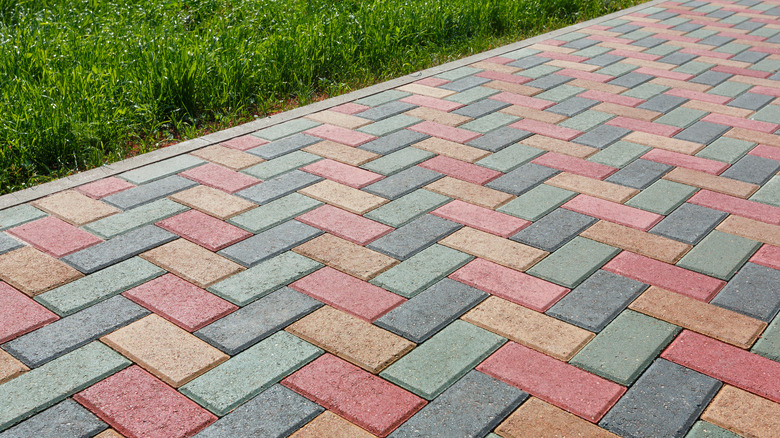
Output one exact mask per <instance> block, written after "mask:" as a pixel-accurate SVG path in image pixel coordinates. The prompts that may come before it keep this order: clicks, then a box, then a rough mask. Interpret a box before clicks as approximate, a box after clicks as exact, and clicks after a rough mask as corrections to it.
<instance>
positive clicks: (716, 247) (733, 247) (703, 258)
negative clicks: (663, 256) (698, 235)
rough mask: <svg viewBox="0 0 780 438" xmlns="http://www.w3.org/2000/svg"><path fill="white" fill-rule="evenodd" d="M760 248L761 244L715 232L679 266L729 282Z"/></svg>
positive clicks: (682, 260)
mask: <svg viewBox="0 0 780 438" xmlns="http://www.w3.org/2000/svg"><path fill="white" fill-rule="evenodd" d="M760 246H761V244H760V243H759V242H755V241H753V240H749V239H745V238H744V237H740V236H735V235H733V234H729V233H723V232H720V231H718V230H713V231H711V232H710V233H709V234H708V235H707V237H705V238H704V239H702V240H701V242H699V243H698V244H697V245H696V246H695V247H694V248H693V249H692V250H691V251H690V252H689V253H688V254H686V255H685V257H683V258H682V259H681V260H680V261H679V262H678V263H677V265H678V266H681V267H683V268H686V269H690V270H693V271H697V272H701V273H702V274H706V275H709V276H712V277H717V278H720V279H723V280H729V279H730V278H731V277H732V276H733V275H734V274H735V273H736V272H737V270H738V269H739V268H740V267H741V266H742V265H743V264H744V263H745V262H746V261H747V260H748V259H749V258H750V256H752V255H753V253H754V252H756V250H758V248H759V247H760Z"/></svg>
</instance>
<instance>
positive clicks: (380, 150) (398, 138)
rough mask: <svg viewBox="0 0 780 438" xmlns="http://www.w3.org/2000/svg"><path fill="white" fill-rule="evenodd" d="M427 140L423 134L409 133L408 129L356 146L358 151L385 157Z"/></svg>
mask: <svg viewBox="0 0 780 438" xmlns="http://www.w3.org/2000/svg"><path fill="white" fill-rule="evenodd" d="M426 138H428V136H427V135H425V134H420V133H419V132H414V131H410V130H408V129H402V130H400V131H396V132H394V133H392V134H388V135H384V136H382V137H379V138H378V139H376V140H373V141H370V142H368V143H366V144H364V145H361V146H358V149H363V150H366V151H369V152H373V153H375V154H379V155H387V154H390V153H393V152H395V151H400V150H401V149H403V148H405V147H407V146H410V145H413V144H415V143H417V142H419V141H423V140H425V139H426Z"/></svg>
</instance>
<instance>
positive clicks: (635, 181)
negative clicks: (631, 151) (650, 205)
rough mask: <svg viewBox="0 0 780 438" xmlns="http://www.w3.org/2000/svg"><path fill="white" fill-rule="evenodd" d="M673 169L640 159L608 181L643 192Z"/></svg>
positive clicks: (610, 177)
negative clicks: (642, 190)
mask: <svg viewBox="0 0 780 438" xmlns="http://www.w3.org/2000/svg"><path fill="white" fill-rule="evenodd" d="M672 168H673V166H669V165H666V164H662V163H656V162H655V161H649V160H643V159H641V158H640V159H638V160H636V161H633V162H631V163H629V164H628V165H627V166H626V167H624V168H622V169H620V170H618V171H617V172H615V173H613V174H612V175H610V176H609V178H607V179H606V181H609V182H611V183H615V184H620V185H623V186H627V187H633V188H635V189H640V190H641V189H644V188H647V187H648V186H649V185H650V184H652V183H654V182H656V181H658V180H659V179H660V178H661V177H662V176H664V175H665V174H666V173H667V172H669V171H670V170H672Z"/></svg>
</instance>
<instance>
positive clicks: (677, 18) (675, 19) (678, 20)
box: [661, 15, 689, 26]
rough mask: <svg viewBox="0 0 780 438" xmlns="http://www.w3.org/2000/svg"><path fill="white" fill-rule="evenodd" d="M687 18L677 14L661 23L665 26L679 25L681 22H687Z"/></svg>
mask: <svg viewBox="0 0 780 438" xmlns="http://www.w3.org/2000/svg"><path fill="white" fill-rule="evenodd" d="M688 21H689V20H688V19H687V18H683V17H680V16H679V15H678V16H674V17H671V18H667V19H666V20H664V21H662V22H661V24H664V25H667V26H679V25H681V24H685V23H687V22H688Z"/></svg>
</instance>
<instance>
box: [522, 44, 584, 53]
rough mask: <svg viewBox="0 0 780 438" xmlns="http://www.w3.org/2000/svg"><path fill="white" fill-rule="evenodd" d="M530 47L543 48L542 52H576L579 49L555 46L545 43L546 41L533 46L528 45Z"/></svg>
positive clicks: (534, 48) (533, 48)
mask: <svg viewBox="0 0 780 438" xmlns="http://www.w3.org/2000/svg"><path fill="white" fill-rule="evenodd" d="M528 48H529V49H532V50H541V51H542V52H554V53H566V54H569V53H574V52H576V51H577V50H575V49H570V48H568V47H561V46H553V45H550V44H544V43H537V44H534V45H531V46H528Z"/></svg>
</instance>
